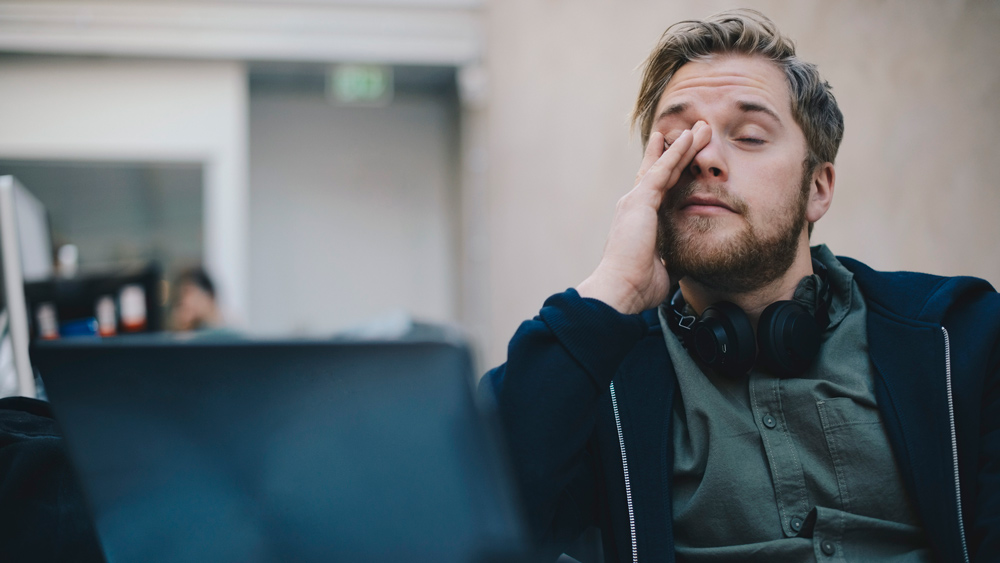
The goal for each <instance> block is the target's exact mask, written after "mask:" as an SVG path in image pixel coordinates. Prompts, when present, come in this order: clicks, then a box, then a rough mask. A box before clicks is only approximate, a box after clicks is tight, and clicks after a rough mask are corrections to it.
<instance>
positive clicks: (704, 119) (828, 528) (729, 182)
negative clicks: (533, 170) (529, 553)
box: [482, 10, 1000, 562]
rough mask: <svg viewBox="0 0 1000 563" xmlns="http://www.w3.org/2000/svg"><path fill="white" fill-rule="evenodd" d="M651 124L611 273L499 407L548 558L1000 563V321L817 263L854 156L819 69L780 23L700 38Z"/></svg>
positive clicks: (520, 341)
mask: <svg viewBox="0 0 1000 563" xmlns="http://www.w3.org/2000/svg"><path fill="white" fill-rule="evenodd" d="M633 117H634V120H635V121H638V122H639V124H640V127H641V131H642V136H643V139H644V141H645V142H646V149H645V154H644V157H643V160H642V164H641V166H640V168H639V174H638V175H637V177H636V183H635V186H634V188H633V189H632V190H631V191H630V192H629V193H628V194H627V195H625V196H624V197H622V198H621V200H620V201H619V202H618V207H617V210H616V213H615V217H614V220H613V223H612V226H611V232H610V234H609V236H608V240H607V244H606V246H605V250H604V255H603V257H602V259H601V262H600V264H599V265H598V267H597V268H596V269H595V270H594V272H593V274H591V275H590V276H589V277H588V278H587V279H585V280H584V281H583V282H581V283H580V284H579V285H578V286H577V287H576V288H575V289H570V290H567V291H566V292H564V293H561V294H557V295H554V296H552V297H550V298H549V299H548V300H547V301H546V302H545V304H544V306H543V308H542V310H541V312H540V314H539V316H538V317H536V318H535V319H533V320H530V321H526V322H525V323H523V324H522V325H521V327H520V328H519V329H518V331H517V333H516V334H515V335H514V337H513V339H512V340H511V342H510V347H509V351H508V359H507V363H506V364H504V365H502V366H500V367H499V368H497V369H495V370H493V371H491V372H490V373H489V374H487V376H486V378H485V379H484V381H483V383H482V389H483V390H484V391H492V393H493V394H494V396H495V399H496V401H497V405H498V408H499V411H500V414H501V418H502V420H503V423H504V426H505V430H506V432H507V434H508V438H509V441H510V451H511V456H512V458H513V463H514V467H515V469H516V472H517V474H518V477H519V480H520V483H521V485H522V491H523V494H524V497H525V505H526V508H527V512H528V516H529V521H530V525H531V528H532V530H533V532H534V534H535V536H536V538H537V539H538V540H539V541H540V542H544V543H549V544H552V545H556V546H559V545H563V544H565V543H566V542H570V541H572V540H573V539H574V538H576V537H577V536H578V535H579V534H580V532H581V531H582V530H584V529H585V528H587V527H590V526H593V525H596V526H598V527H599V528H600V529H601V531H602V538H603V544H604V549H605V558H606V559H607V560H608V561H644V562H646V561H674V560H685V561H695V562H697V561H827V560H829V561H869V560H874V561H878V560H890V559H891V560H894V561H949V562H950V561H992V560H997V557H1000V344H998V343H1000V296H998V295H997V294H996V292H995V291H994V290H993V288H992V287H990V286H989V284H988V283H986V282H984V281H982V280H977V279H972V278H951V279H946V278H940V277H934V276H930V275H924V274H915V273H880V272H875V271H873V270H871V269H870V268H868V267H867V266H865V265H863V264H861V263H859V262H857V261H855V260H851V259H848V258H836V257H834V255H833V254H832V253H831V252H830V251H829V250H828V249H826V247H825V246H819V247H816V248H813V249H810V247H809V233H810V230H811V225H812V224H813V223H815V222H816V221H818V220H819V219H820V218H822V217H823V215H824V214H825V213H826V211H827V210H828V209H829V207H830V204H831V202H832V198H833V193H834V185H835V179H836V174H835V169H834V164H833V162H834V159H835V157H836V153H837V149H838V147H839V144H840V141H841V138H842V136H843V118H842V116H841V113H840V110H839V109H838V107H837V103H836V100H835V99H834V97H833V95H832V93H831V91H830V87H829V85H828V84H826V83H825V82H823V81H822V80H821V79H820V77H819V75H818V72H817V70H816V68H815V67H814V66H812V65H809V64H806V63H804V62H802V61H800V60H799V59H797V58H796V56H795V51H794V47H793V45H792V44H791V42H790V41H789V40H788V39H787V38H785V37H784V36H782V35H781V34H780V33H779V32H778V31H777V29H776V28H775V26H774V24H773V23H772V22H771V21H770V20H768V19H767V18H766V17H764V16H763V15H762V14H759V13H757V12H753V11H749V10H737V11H731V12H725V13H722V14H718V15H716V16H713V17H711V18H708V19H707V20H705V21H699V22H682V23H680V24H677V25H675V26H672V27H671V28H669V29H668V30H667V31H666V33H665V34H664V36H663V37H662V39H661V41H660V42H659V44H658V45H657V47H656V48H655V49H654V51H653V52H652V54H651V55H650V57H649V59H648V60H647V62H646V69H645V74H644V77H643V83H642V86H641V88H640V93H639V98H638V101H637V104H636V109H635V112H634V114H633ZM871 189H875V188H874V187H872V188H871ZM672 286H673V287H672Z"/></svg>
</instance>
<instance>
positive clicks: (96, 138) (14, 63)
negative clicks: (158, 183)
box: [0, 56, 248, 319]
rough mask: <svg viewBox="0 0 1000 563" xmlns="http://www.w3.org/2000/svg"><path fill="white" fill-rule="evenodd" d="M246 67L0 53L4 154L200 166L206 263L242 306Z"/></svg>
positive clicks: (227, 295)
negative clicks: (186, 163)
mask: <svg viewBox="0 0 1000 563" xmlns="http://www.w3.org/2000/svg"><path fill="white" fill-rule="evenodd" d="M246 91H247V86H246V71H245V69H244V66H243V65H242V64H240V63H233V62H223V61H211V62H205V61H198V62H187V61H167V60H139V59H87V58H43V57H11V56H8V57H3V58H0V158H31V159H53V160H64V161H65V160H111V161H130V160H135V161H178V160H179V161H189V162H190V161H197V162H202V163H204V165H205V168H204V170H205V179H204V197H205V209H204V220H205V225H204V232H205V249H204V256H205V263H206V266H207V267H208V268H209V270H210V271H211V272H212V274H213V275H214V276H215V278H216V281H217V284H218V285H219V293H220V295H221V297H222V300H223V305H224V306H225V307H226V309H227V310H228V311H229V312H230V313H231V314H232V315H233V316H234V317H235V318H237V319H238V318H241V317H243V316H244V315H245V311H246V306H247V297H248V293H247V258H246V254H247V251H246V240H247V236H246V230H247V223H246V215H247V208H246V206H247V203H246V112H247V101H246V98H247V95H246Z"/></svg>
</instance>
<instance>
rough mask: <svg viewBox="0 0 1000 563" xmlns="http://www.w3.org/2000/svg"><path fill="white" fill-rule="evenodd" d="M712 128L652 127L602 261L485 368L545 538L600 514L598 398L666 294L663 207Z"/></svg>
mask: <svg viewBox="0 0 1000 563" xmlns="http://www.w3.org/2000/svg"><path fill="white" fill-rule="evenodd" d="M711 135H712V132H711V128H710V127H708V126H707V125H706V124H704V123H702V122H699V123H697V124H695V127H694V128H693V130H689V131H685V132H684V133H683V134H682V135H681V136H680V137H678V139H677V140H676V141H674V143H673V144H672V145H671V146H670V148H669V149H665V147H664V140H663V136H662V135H660V134H659V133H656V132H654V133H652V134H651V135H650V139H649V144H648V145H647V147H646V151H645V154H644V157H643V161H642V164H641V166H640V168H639V173H638V174H637V176H636V183H635V185H634V187H633V189H632V190H631V191H630V192H629V193H628V194H626V195H625V196H624V197H622V198H621V199H620V200H619V202H618V206H617V209H616V212H615V217H614V220H613V221H612V226H611V232H610V234H609V236H608V241H607V244H606V246H605V249H604V255H603V257H602V259H601V262H600V264H599V265H598V267H597V269H596V270H595V271H594V273H593V274H591V275H590V276H589V277H588V278H587V279H586V280H584V281H583V282H582V283H581V284H580V285H579V286H578V288H577V289H576V290H568V291H566V292H565V293H562V294H558V295H555V296H552V297H550V298H549V299H548V300H547V301H546V302H545V305H544V306H543V308H542V310H541V312H540V313H539V315H538V317H536V318H535V319H533V320H530V321H526V322H524V323H523V324H522V325H521V327H520V328H519V329H518V331H517V333H516V334H515V335H514V337H513V338H512V339H511V341H510V345H509V347H508V355H507V363H506V364H504V365H503V366H500V367H499V368H497V369H496V370H494V371H492V372H490V373H489V374H488V375H487V377H486V378H484V382H483V383H482V385H487V386H489V388H490V389H491V390H492V391H493V392H494V394H495V396H496V400H497V405H498V410H499V412H500V417H501V420H502V422H503V425H504V429H505V431H506V433H507V436H508V440H509V442H510V452H511V457H512V461H513V464H514V468H515V471H516V473H517V475H518V478H519V480H520V483H521V486H522V492H523V494H524V497H525V505H526V509H527V511H528V514H529V519H530V524H531V527H532V530H533V532H534V535H535V536H536V539H539V540H543V541H556V542H560V541H571V540H573V539H575V537H576V536H577V535H579V533H580V532H581V531H582V530H583V529H584V528H585V527H586V526H587V525H588V524H592V523H594V521H595V520H594V519H595V516H596V510H597V506H598V503H599V502H600V501H599V491H600V484H599V483H597V482H596V475H597V474H598V470H599V468H598V467H597V462H596V459H595V452H593V450H592V447H593V443H592V440H591V438H592V434H593V428H594V423H595V420H596V416H597V405H598V402H599V399H600V397H601V396H602V395H603V394H604V393H605V392H606V391H607V389H608V386H609V384H610V382H611V379H612V377H613V376H614V374H615V372H616V371H617V370H618V366H619V365H620V364H621V362H622V361H623V360H624V359H625V356H626V355H627V354H628V352H629V351H630V350H631V349H632V347H633V346H634V345H635V344H636V343H637V342H638V341H639V340H640V339H641V338H642V337H643V336H644V334H645V331H646V326H645V323H644V321H643V320H642V318H641V317H639V316H638V315H637V313H639V312H641V311H643V310H645V309H648V308H650V307H654V306H656V305H658V304H659V303H660V302H661V301H663V300H664V299H665V298H666V295H667V291H668V289H669V280H668V277H667V270H666V267H665V266H664V264H663V262H662V261H661V259H660V257H659V255H658V254H657V249H656V235H657V221H658V217H659V208H660V205H661V204H662V202H663V198H664V196H665V194H666V192H667V190H668V189H669V188H671V187H672V186H673V185H674V184H675V183H676V182H677V180H678V179H679V177H680V175H681V173H682V171H683V170H684V169H685V167H686V166H687V165H688V163H690V162H691V160H692V159H693V158H694V156H695V154H697V152H698V151H699V150H701V149H702V148H703V147H704V146H705V145H707V144H708V141H709V140H710V138H711Z"/></svg>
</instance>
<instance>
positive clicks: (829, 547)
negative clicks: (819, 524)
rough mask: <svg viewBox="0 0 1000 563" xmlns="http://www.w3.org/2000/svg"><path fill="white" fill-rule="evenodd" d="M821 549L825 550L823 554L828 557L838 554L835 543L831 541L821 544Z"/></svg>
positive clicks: (824, 541)
mask: <svg viewBox="0 0 1000 563" xmlns="http://www.w3.org/2000/svg"><path fill="white" fill-rule="evenodd" d="M819 548H820V549H821V550H823V553H825V554H826V555H833V554H834V553H836V552H837V548H836V547H835V546H834V545H833V542H832V541H830V540H823V542H822V543H821V544H819Z"/></svg>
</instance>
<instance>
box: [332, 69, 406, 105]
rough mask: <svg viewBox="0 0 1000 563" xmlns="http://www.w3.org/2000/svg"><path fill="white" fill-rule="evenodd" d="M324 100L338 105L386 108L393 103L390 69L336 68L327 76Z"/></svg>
mask: <svg viewBox="0 0 1000 563" xmlns="http://www.w3.org/2000/svg"><path fill="white" fill-rule="evenodd" d="M327 96H329V98H330V99H331V100H332V101H333V102H334V103H336V104H340V105H362V106H383V105H386V104H388V103H389V102H391V101H392V67H390V66H385V65H335V66H333V67H332V68H331V69H330V72H329V74H328V75H327Z"/></svg>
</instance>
